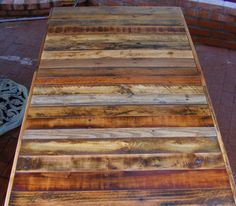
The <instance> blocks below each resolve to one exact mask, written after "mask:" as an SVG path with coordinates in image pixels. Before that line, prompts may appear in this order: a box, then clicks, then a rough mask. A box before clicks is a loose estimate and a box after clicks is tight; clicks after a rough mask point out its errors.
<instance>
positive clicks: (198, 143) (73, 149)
mask: <svg viewBox="0 0 236 206" xmlns="http://www.w3.org/2000/svg"><path fill="white" fill-rule="evenodd" d="M176 152H181V153H194V152H202V153H204V152H219V145H218V143H217V141H216V138H215V137H174V138H173V137H168V138H156V137H154V138H147V137H145V138H136V139H134V138H126V139H125V138H122V139H119V138H112V139H67V140H60V139H59V140H56V139H54V140H23V142H22V146H21V151H20V154H21V155H89V154H97V155H99V154H147V153H148V154H154V153H176Z"/></svg>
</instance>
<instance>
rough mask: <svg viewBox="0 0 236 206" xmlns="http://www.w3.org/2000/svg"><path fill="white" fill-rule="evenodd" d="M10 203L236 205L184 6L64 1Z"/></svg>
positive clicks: (54, 21) (34, 96)
mask: <svg viewBox="0 0 236 206" xmlns="http://www.w3.org/2000/svg"><path fill="white" fill-rule="evenodd" d="M8 205H10V206H54V205H55V206H65V205H66V206H77V205H80V206H108V205H109V206H110V205H113V206H128V205H129V206H132V205H135V206H139V205H147V206H154V205H155V206H156V205H160V206H164V205H165V206H167V205H168V206H169V205H192V206H193V205H194V206H196V205H210V206H213V205H227V206H233V205H235V187H234V181H233V176H232V173H231V169H230V166H229V162H228V159H227V155H226V152H225V149H224V145H223V142H222V139H221V135H220V132H219V129H218V126H217V121H216V118H215V115H214V111H213V109H212V105H211V101H210V99H209V96H208V92H207V88H206V84H205V80H204V77H203V74H202V70H201V67H200V64H199V61H198V58H197V55H196V52H195V49H194V46H193V43H192V40H191V37H190V35H189V31H188V28H187V26H186V23H185V20H184V18H183V15H182V12H181V10H180V9H179V8H176V7H84V8H82V7H81V8H54V9H53V11H52V12H51V16H50V19H49V20H48V31H47V34H46V37H45V42H44V44H43V46H42V52H41V58H40V63H39V66H38V70H37V72H36V73H35V75H34V78H33V82H32V87H31V91H30V97H29V100H28V104H27V108H26V112H25V118H24V121H23V125H22V129H21V133H20V138H19V141H18V145H17V149H16V155H15V160H14V164H13V169H12V173H11V178H10V182H9V187H8V192H7V196H6V202H5V206H8Z"/></svg>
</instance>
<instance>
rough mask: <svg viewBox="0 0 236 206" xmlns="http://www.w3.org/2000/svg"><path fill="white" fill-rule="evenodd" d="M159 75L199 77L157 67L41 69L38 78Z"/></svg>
mask: <svg viewBox="0 0 236 206" xmlns="http://www.w3.org/2000/svg"><path fill="white" fill-rule="evenodd" d="M157 75H175V76H176V75H180V76H195V75H198V71H197V69H196V68H194V67H192V68H187V67H186V68H178V67H170V68H168V67H166V68H161V67H159V68H158V67H156V68H148V67H146V68H141V67H140V68H134V67H130V68H125V67H124V68H112V67H107V68H95V67H91V68H89V67H87V68H81V67H79V68H40V71H39V73H38V78H41V77H84V76H93V77H95V76H119V77H127V76H128V77H132V76H133V77H136V78H137V77H138V76H144V78H145V77H147V76H157Z"/></svg>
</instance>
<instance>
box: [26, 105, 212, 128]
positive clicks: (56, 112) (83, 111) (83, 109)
mask: <svg viewBox="0 0 236 206" xmlns="http://www.w3.org/2000/svg"><path fill="white" fill-rule="evenodd" d="M65 118H66V119H65ZM155 126H192V127H199V126H213V121H212V118H211V116H210V111H209V109H208V108H207V106H199V105H198V106H173V105H172V106H170V105H168V106H156V105H152V106H151V107H150V106H146V105H138V106H79V107H78V106H74V107H31V108H30V110H29V113H28V120H27V128H56V127H61V128H62V127H63V128H66V127H90V128H96V127H97V128H104V127H107V128H119V127H122V128H125V127H134V128H135V127H155Z"/></svg>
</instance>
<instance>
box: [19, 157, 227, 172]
mask: <svg viewBox="0 0 236 206" xmlns="http://www.w3.org/2000/svg"><path fill="white" fill-rule="evenodd" d="M219 168H221V169H223V168H224V161H223V159H222V155H221V153H192V154H190V153H189V154H181V153H176V154H141V155H136V154H129V155H96V156H91V155H89V156H85V155H84V156H81V155H77V156H76V155H61V156H60V155H55V156H45V155H43V156H42V155H40V156H22V155H21V156H19V159H18V164H17V172H18V173H19V172H47V171H48V172H59V171H60V172H69V171H71V172H78V171H84V172H85V171H87V172H91V171H108V170H109V171H115V170H122V171H139V170H141V171H144V170H145V171H146V170H167V169H168V170H173V169H219Z"/></svg>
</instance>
